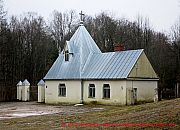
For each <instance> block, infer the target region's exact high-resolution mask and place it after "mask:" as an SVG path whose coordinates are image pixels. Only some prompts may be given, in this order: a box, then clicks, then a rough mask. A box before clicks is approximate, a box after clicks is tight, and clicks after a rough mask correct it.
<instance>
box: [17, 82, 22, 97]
mask: <svg viewBox="0 0 180 130" xmlns="http://www.w3.org/2000/svg"><path fill="white" fill-rule="evenodd" d="M16 86H17V100H21V99H22V95H21V91H22V82H21V81H19V82H18V84H17V85H16Z"/></svg>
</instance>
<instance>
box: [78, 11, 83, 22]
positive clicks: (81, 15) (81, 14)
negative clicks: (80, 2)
mask: <svg viewBox="0 0 180 130" xmlns="http://www.w3.org/2000/svg"><path fill="white" fill-rule="evenodd" d="M79 15H80V18H81V22H83V20H84V17H83V16H84V14H83V12H82V11H81V13H79Z"/></svg>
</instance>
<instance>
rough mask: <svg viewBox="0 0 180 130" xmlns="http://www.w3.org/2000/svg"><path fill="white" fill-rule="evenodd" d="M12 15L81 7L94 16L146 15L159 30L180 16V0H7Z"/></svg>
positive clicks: (131, 16) (133, 16)
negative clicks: (103, 12) (105, 12)
mask: <svg viewBox="0 0 180 130" xmlns="http://www.w3.org/2000/svg"><path fill="white" fill-rule="evenodd" d="M4 5H5V9H6V10H7V11H8V14H9V15H21V14H23V13H24V12H29V11H30V12H37V13H38V14H39V15H42V16H44V17H45V18H49V17H50V14H51V13H52V12H53V10H58V11H67V10H71V9H75V10H76V12H80V11H81V10H82V11H83V12H84V13H85V14H88V15H92V16H94V15H95V14H98V13H100V12H102V11H110V12H113V14H114V16H115V17H124V18H127V19H129V20H130V21H133V20H134V19H136V18H137V16H138V15H140V16H143V17H147V18H149V20H150V24H151V27H153V28H154V29H155V30H157V31H169V29H170V27H171V26H172V25H173V24H174V23H175V22H176V21H177V20H178V18H179V17H180V0H4Z"/></svg>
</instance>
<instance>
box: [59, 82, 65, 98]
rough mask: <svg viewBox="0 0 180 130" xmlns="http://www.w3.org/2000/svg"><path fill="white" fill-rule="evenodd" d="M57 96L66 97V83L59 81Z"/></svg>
mask: <svg viewBox="0 0 180 130" xmlns="http://www.w3.org/2000/svg"><path fill="white" fill-rule="evenodd" d="M58 96H59V97H66V85H65V84H64V83H60V84H59V86H58Z"/></svg>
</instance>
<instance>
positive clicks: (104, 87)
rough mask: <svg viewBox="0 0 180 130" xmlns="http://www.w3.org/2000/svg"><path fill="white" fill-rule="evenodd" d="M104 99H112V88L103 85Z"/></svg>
mask: <svg viewBox="0 0 180 130" xmlns="http://www.w3.org/2000/svg"><path fill="white" fill-rule="evenodd" d="M103 98H107V99H108V98H110V86H109V84H104V85H103Z"/></svg>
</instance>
